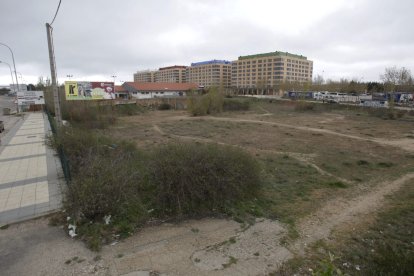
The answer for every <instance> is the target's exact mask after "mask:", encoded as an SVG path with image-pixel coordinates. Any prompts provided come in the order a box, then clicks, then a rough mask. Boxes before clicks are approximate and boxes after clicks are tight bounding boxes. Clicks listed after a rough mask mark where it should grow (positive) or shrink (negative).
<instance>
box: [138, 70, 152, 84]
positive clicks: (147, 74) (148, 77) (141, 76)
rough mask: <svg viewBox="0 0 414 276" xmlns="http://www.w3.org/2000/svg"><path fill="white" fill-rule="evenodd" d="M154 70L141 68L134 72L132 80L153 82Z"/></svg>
mask: <svg viewBox="0 0 414 276" xmlns="http://www.w3.org/2000/svg"><path fill="white" fill-rule="evenodd" d="M154 80H155V71H151V70H143V71H138V72H136V73H135V74H134V82H154Z"/></svg>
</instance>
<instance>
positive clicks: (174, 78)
mask: <svg viewBox="0 0 414 276" xmlns="http://www.w3.org/2000/svg"><path fill="white" fill-rule="evenodd" d="M186 69H187V66H181V65H174V66H169V67H162V68H160V69H159V70H158V71H156V72H155V79H154V82H175V83H185V82H187V80H186Z"/></svg>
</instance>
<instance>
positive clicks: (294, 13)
mask: <svg viewBox="0 0 414 276" xmlns="http://www.w3.org/2000/svg"><path fill="white" fill-rule="evenodd" d="M58 3H59V0H1V1H0V42H2V43H5V44H7V45H9V46H10V47H11V48H12V49H13V51H14V56H15V60H16V69H17V71H18V72H19V73H20V74H21V77H22V80H23V81H24V82H26V83H29V82H31V83H36V82H37V80H38V77H39V76H43V77H48V76H50V68H49V59H48V50H47V39H46V27H45V23H46V22H49V23H50V22H51V20H52V18H53V16H54V14H55V11H56V8H57V5H58ZM413 12H414V1H413V0H381V1H375V0H312V1H309V0H289V1H278V0H254V1H252V0H147V1H144V0H122V1H115V0H111V1H109V0H99V1H98V0H62V4H61V7H60V11H59V14H58V16H57V18H56V20H55V22H54V23H53V28H54V44H55V54H56V62H57V71H58V80H59V82H64V81H65V80H67V77H66V76H67V75H73V78H72V79H74V80H96V81H109V80H111V79H112V78H111V76H112V75H116V76H117V78H116V80H117V83H120V82H121V81H132V80H133V73H134V72H136V71H137V70H143V69H157V68H159V67H162V66H169V65H189V64H190V63H191V62H197V61H204V60H210V59H226V60H235V59H237V57H238V56H240V55H248V54H256V53H264V52H271V51H277V50H278V51H284V52H286V51H287V52H290V53H294V54H301V55H304V56H307V57H308V59H310V60H313V61H314V76H315V75H317V74H320V75H323V77H324V78H325V79H328V78H330V79H334V80H339V79H340V78H348V79H351V78H352V79H357V80H362V81H371V80H373V81H375V80H379V75H380V74H381V73H383V71H384V68H386V67H390V66H394V65H395V66H397V67H403V66H404V67H406V68H408V69H410V70H411V72H413V73H414V28H413V26H414V21H413ZM0 60H1V61H5V62H8V63H9V64H10V65H12V60H11V55H10V52H9V51H8V49H7V48H6V47H3V46H0ZM20 74H19V78H20ZM10 80H11V77H10V71H9V68H8V67H7V66H6V65H4V64H0V85H5V84H9V83H10ZM19 82H21V80H20V79H19Z"/></svg>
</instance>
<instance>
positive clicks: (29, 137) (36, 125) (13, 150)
mask: <svg viewBox="0 0 414 276" xmlns="http://www.w3.org/2000/svg"><path fill="white" fill-rule="evenodd" d="M48 133H50V125H49V122H48V120H47V116H46V115H45V114H44V113H41V112H38V113H26V114H25V116H24V119H21V120H20V121H19V122H17V123H16V125H15V126H14V127H13V129H10V130H9V132H8V133H7V134H6V135H5V136H3V137H2V141H1V143H2V144H1V145H0V226H1V225H5V224H9V223H13V222H17V221H22V220H26V219H30V218H34V217H38V216H41V215H44V214H47V213H50V212H52V211H54V210H56V209H59V208H60V207H61V202H62V192H61V183H64V181H63V180H62V179H61V176H62V173H61V165H60V161H59V159H58V158H57V157H56V156H54V152H53V150H51V149H50V148H48V147H47V146H46V145H45V137H46V134H48Z"/></svg>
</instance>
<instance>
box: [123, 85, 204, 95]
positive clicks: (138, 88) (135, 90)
mask: <svg viewBox="0 0 414 276" xmlns="http://www.w3.org/2000/svg"><path fill="white" fill-rule="evenodd" d="M122 88H123V89H124V90H126V91H128V93H129V95H130V97H131V98H132V99H151V98H174V97H182V96H186V95H187V93H188V92H190V91H192V90H197V89H198V85H197V84H195V83H171V82H168V83H164V82H158V83H149V82H125V83H124V84H122Z"/></svg>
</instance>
